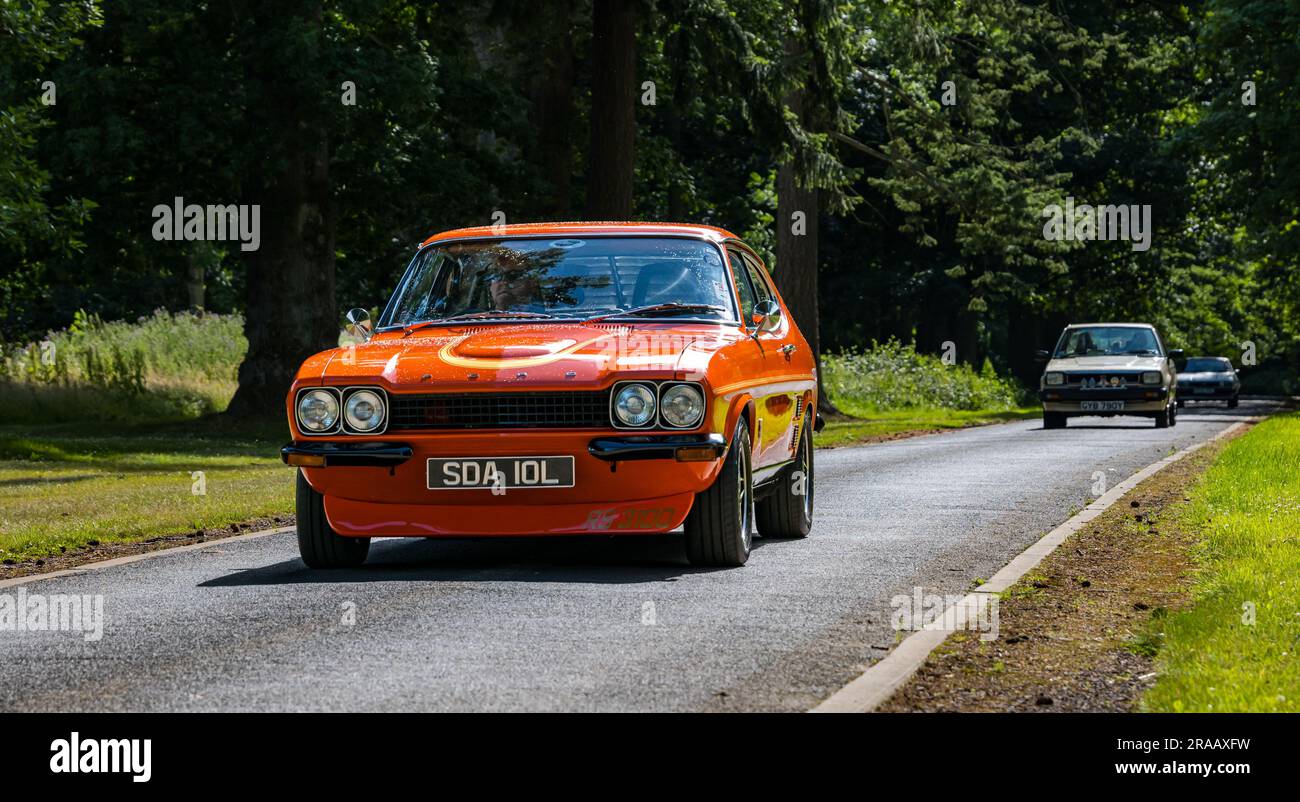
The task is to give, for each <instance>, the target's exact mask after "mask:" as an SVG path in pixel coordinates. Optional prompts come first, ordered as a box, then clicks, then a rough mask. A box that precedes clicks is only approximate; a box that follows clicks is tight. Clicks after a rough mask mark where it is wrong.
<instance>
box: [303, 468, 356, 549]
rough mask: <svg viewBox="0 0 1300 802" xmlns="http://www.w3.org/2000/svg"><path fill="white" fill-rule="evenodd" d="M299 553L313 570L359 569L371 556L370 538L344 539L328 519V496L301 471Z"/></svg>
mask: <svg viewBox="0 0 1300 802" xmlns="http://www.w3.org/2000/svg"><path fill="white" fill-rule="evenodd" d="M295 506H296V507H297V512H298V553H299V554H301V555H302V561H303V562H305V563H307V567H309V568H355V567H356V566H358V565H361V564H362V563H363V562H365V561H366V555H367V554H369V553H370V538H368V537H342V536H340V535H337V534H335V533H334V530H333V529H330V525H329V522H328V521H326V520H325V497H324V496H322V495H321V494H320V493H317V492H316V491H315V490H312V489H311V485H309V484H307V480H306V479H305V478H303V475H302V471H298V496H297V504H296V505H295Z"/></svg>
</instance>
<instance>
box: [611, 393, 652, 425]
mask: <svg viewBox="0 0 1300 802" xmlns="http://www.w3.org/2000/svg"><path fill="white" fill-rule="evenodd" d="M654 419H655V391H654V387H652V386H650V385H648V384H625V385H623V386H622V387H621V388H619V391H618V392H617V393H615V395H614V422H615V423H616V424H622V425H623V426H627V427H631V428H634V429H636V428H640V427H642V426H647V425H649V424H650V423H651V422H652V421H653V420H654Z"/></svg>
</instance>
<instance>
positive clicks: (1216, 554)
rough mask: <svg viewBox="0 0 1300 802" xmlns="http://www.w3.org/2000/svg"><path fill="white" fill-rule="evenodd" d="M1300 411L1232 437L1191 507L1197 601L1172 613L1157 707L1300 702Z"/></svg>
mask: <svg viewBox="0 0 1300 802" xmlns="http://www.w3.org/2000/svg"><path fill="white" fill-rule="evenodd" d="M1296 466H1300V413H1291V414H1288V415H1285V416H1279V417H1274V418H1270V419H1268V420H1266V421H1264V422H1263V423H1260V424H1259V425H1258V426H1256V427H1255V428H1254V429H1253V430H1252V431H1251V432H1250V433H1249V434H1247V435H1246V436H1244V437H1241V438H1239V439H1237V440H1235V441H1234V442H1233V443H1232V444H1230V445H1229V446H1228V447H1227V448H1226V449H1224V451H1223V453H1222V454H1221V455H1220V457H1219V459H1218V460H1217V461H1216V462H1215V463H1214V465H1213V466H1212V467H1211V468H1210V469H1209V470H1208V471H1207V472H1206V473H1205V475H1204V477H1203V479H1202V481H1201V482H1200V483H1199V484H1198V485H1197V486H1196V487H1195V488H1194V489H1193V491H1192V493H1191V494H1190V501H1189V502H1188V503H1187V505H1186V506H1185V507H1184V508H1183V511H1182V516H1181V523H1182V525H1183V526H1184V527H1186V528H1188V529H1191V530H1193V531H1195V532H1197V533H1198V542H1197V545H1196V547H1195V549H1194V551H1193V556H1194V557H1195V559H1196V566H1197V570H1196V582H1195V588H1194V604H1193V605H1192V606H1191V607H1189V608H1188V609H1186V610H1184V611H1182V612H1179V613H1177V614H1175V615H1172V616H1170V617H1169V619H1168V621H1166V622H1165V623H1164V626H1163V628H1162V632H1161V634H1163V638H1162V640H1163V646H1162V648H1161V649H1160V652H1159V655H1158V658H1157V662H1156V666H1157V670H1158V671H1159V679H1158V681H1157V682H1156V685H1155V687H1154V688H1152V689H1151V691H1150V692H1149V693H1148V694H1147V695H1146V698H1145V700H1144V704H1143V707H1144V709H1147V710H1153V711H1166V712H1167V711H1173V712H1181V711H1215V712H1224V711H1249V712H1263V711H1290V712H1296V711H1300V659H1297V649H1300V471H1297V470H1296Z"/></svg>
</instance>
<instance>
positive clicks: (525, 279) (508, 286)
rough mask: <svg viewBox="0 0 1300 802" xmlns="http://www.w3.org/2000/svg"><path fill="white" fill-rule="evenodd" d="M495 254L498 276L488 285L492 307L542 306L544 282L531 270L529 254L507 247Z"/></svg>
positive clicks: (503, 308) (502, 308)
mask: <svg viewBox="0 0 1300 802" xmlns="http://www.w3.org/2000/svg"><path fill="white" fill-rule="evenodd" d="M495 256H496V277H495V278H493V279H492V282H491V284H489V285H488V290H489V291H490V292H491V294H492V307H493V308H494V309H498V310H503V311H504V310H512V309H513V310H521V309H527V308H529V307H536V308H540V307H542V306H543V299H542V284H541V282H540V281H538V280H537V276H535V275H533V274H532V273H531V272H530V271H529V259H528V256H527V255H526V254H522V253H520V252H518V251H513V250H510V249H507V248H502V249H500V250H499V251H498V252H497V254H495Z"/></svg>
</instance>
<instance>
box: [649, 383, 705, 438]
mask: <svg viewBox="0 0 1300 802" xmlns="http://www.w3.org/2000/svg"><path fill="white" fill-rule="evenodd" d="M659 415H660V417H662V418H663V419H664V423H667V424H668V425H669V426H672V427H674V428H677V429H690V428H692V427H694V426H698V425H699V423H700V421H701V420H704V393H701V392H700V390H699V388H698V387H695V386H694V385H691V384H674V385H673V386H671V387H669V388H668V389H667V390H664V394H663V397H662V398H661V399H660V401H659Z"/></svg>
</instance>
